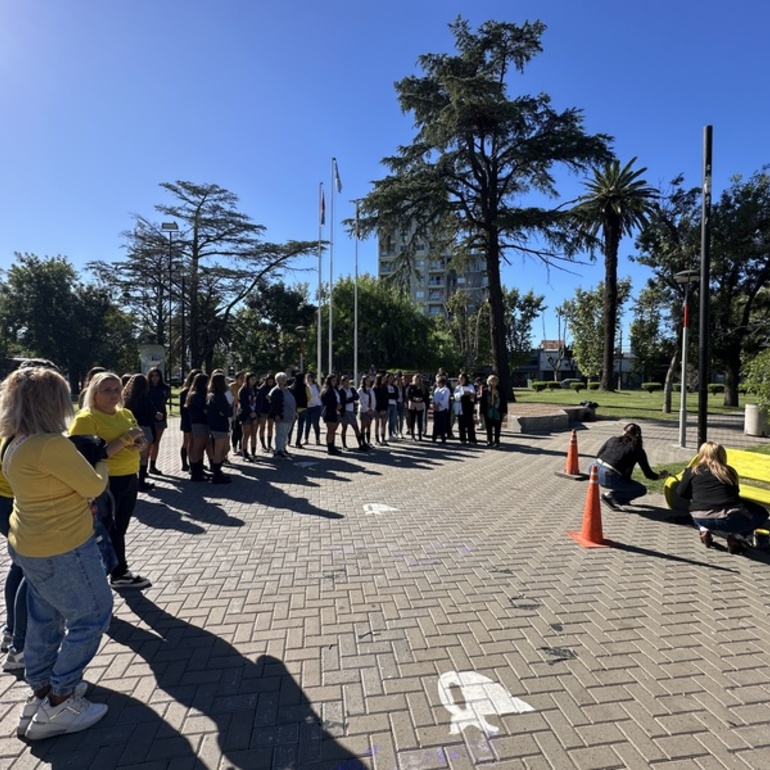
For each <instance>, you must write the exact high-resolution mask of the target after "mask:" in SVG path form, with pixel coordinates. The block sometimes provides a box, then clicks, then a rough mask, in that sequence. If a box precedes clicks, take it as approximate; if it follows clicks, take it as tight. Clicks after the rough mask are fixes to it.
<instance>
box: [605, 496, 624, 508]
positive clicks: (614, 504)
mask: <svg viewBox="0 0 770 770" xmlns="http://www.w3.org/2000/svg"><path fill="white" fill-rule="evenodd" d="M602 500H604V502H605V503H606V504H607V505H608V506H609V507H610V508H612V510H613V511H622V510H623V509H622V508H621V506H620V503H619V502H618V501H617V500H616V499H615V497H614V496H613V494H612V492H602Z"/></svg>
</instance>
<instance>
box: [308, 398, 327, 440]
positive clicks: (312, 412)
mask: <svg viewBox="0 0 770 770" xmlns="http://www.w3.org/2000/svg"><path fill="white" fill-rule="evenodd" d="M322 411H323V407H321V406H309V407H308V408H307V411H306V412H305V443H307V440H308V438H309V437H310V426H311V425H312V426H313V430H314V431H315V440H316V441H320V440H321V412H322Z"/></svg>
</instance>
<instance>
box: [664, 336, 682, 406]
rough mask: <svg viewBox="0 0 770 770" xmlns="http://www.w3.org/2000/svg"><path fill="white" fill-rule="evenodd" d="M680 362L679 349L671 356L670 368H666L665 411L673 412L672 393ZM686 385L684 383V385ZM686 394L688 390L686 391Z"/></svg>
mask: <svg viewBox="0 0 770 770" xmlns="http://www.w3.org/2000/svg"><path fill="white" fill-rule="evenodd" d="M678 363H679V350H675V351H674V354H673V355H672V356H671V361H670V362H669V365H668V369H667V370H666V382H665V384H664V385H663V413H664V414H671V395H672V393H673V390H674V376H675V374H676V365H677V364H678ZM682 387H684V383H683V385H682ZM685 395H686V392H685Z"/></svg>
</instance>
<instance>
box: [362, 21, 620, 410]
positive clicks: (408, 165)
mask: <svg viewBox="0 0 770 770" xmlns="http://www.w3.org/2000/svg"><path fill="white" fill-rule="evenodd" d="M450 30H451V32H452V34H453V36H454V40H455V47H456V53H455V54H454V55H450V54H433V53H431V54H424V55H422V56H420V57H419V60H418V63H419V66H420V68H421V69H422V71H423V73H424V74H423V75H412V76H409V77H406V78H404V79H403V80H401V81H399V82H397V83H396V92H397V95H398V100H399V103H400V105H401V109H402V110H403V112H405V113H410V114H412V116H413V117H414V125H415V129H416V133H415V136H414V138H413V140H412V142H411V143H410V144H408V145H405V146H401V147H399V148H398V150H397V152H396V154H395V155H392V156H390V157H386V158H384V159H383V164H384V165H385V166H386V167H387V168H388V170H389V172H390V173H389V175H388V176H386V177H385V178H384V179H381V180H379V181H376V182H375V183H374V188H373V190H372V192H371V193H369V195H367V196H366V197H365V198H364V200H363V201H362V203H361V211H362V217H361V222H360V225H361V228H362V230H363V231H364V232H365V233H371V232H374V231H377V232H378V233H379V235H380V237H381V238H385V239H387V238H388V237H389V236H392V235H393V234H395V233H404V234H409V233H411V234H412V236H413V239H414V240H416V239H418V238H424V237H426V236H429V237H430V238H431V239H433V240H434V241H441V240H442V239H443V240H444V242H445V243H446V244H456V245H457V246H458V248H459V249H460V250H461V251H462V250H465V251H467V252H470V253H477V254H479V255H480V256H481V257H482V258H483V259H484V260H485V263H486V272H487V280H488V287H489V303H490V308H491V319H492V330H491V334H492V340H493V348H494V355H495V364H496V368H497V370H498V374H499V376H500V383H501V387H502V388H504V390H505V392H506V394H507V396H508V397H510V396H511V395H512V391H511V389H510V363H509V357H508V350H507V347H506V332H505V329H506V324H505V319H504V313H505V304H504V299H503V289H502V284H501V280H500V262H501V260H503V259H506V258H507V257H506V255H507V254H508V253H509V252H511V251H518V252H520V253H522V254H527V255H531V256H534V257H536V258H539V259H541V260H544V261H546V262H548V263H551V262H554V261H558V260H559V259H561V258H566V257H562V256H561V255H560V253H559V252H558V250H557V249H558V248H561V247H566V246H567V244H568V243H569V239H570V232H569V230H568V229H567V228H565V227H563V225H564V224H565V218H564V215H563V212H560V211H559V210H558V209H557V208H546V207H543V206H539V205H536V204H534V203H532V202H530V201H531V198H530V195H531V194H536V196H538V197H539V198H541V199H542V198H543V197H545V198H555V197H556V196H557V194H558V193H557V190H556V185H555V179H554V176H553V172H554V168H555V167H557V166H560V167H563V168H566V169H568V170H570V171H573V172H576V171H582V170H585V169H586V168H588V167H589V166H591V165H593V164H596V163H597V162H601V161H603V160H605V159H606V158H608V157H609V150H608V145H609V141H610V139H609V137H608V136H606V135H602V134H597V135H589V134H587V133H586V132H585V130H584V128H583V118H582V113H581V112H580V110H578V109H575V108H569V109H566V110H562V111H558V110H556V109H554V108H553V107H552V105H551V100H550V97H549V96H548V95H547V94H542V93H541V94H538V95H536V96H531V95H521V96H516V97H513V98H511V97H509V95H508V89H509V85H510V81H511V78H512V76H513V75H515V74H516V73H517V72H518V73H521V72H523V70H524V67H525V65H526V64H527V63H528V62H529V61H530V60H531V59H532V58H533V57H534V56H535V55H537V54H539V53H540V52H541V50H542V47H541V44H540V38H541V36H542V34H543V32H544V30H545V25H544V24H542V23H541V22H539V21H536V22H533V23H530V22H526V23H524V24H522V25H517V24H513V23H508V22H497V21H487V22H484V23H483V24H481V25H480V26H479V27H478V29H477V30H476V31H473V30H472V29H471V27H470V25H469V23H468V22H467V21H465V20H464V19H462V18H458V19H457V20H456V21H455V22H454V23H452V24H450ZM351 226H352V224H351ZM533 243H536V244H545V245H543V246H540V245H533ZM400 263H401V274H402V275H404V274H409V273H410V272H411V270H412V268H413V254H411V253H410V250H409V248H408V247H407V249H405V251H404V253H403V254H402V255H401V257H400Z"/></svg>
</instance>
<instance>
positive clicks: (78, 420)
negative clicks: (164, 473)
mask: <svg viewBox="0 0 770 770" xmlns="http://www.w3.org/2000/svg"><path fill="white" fill-rule="evenodd" d="M138 427H139V425H138V423H137V422H136V418H135V417H134V415H133V413H132V412H131V411H130V410H128V409H126V408H125V407H123V408H118V409H117V411H116V412H115V414H107V413H106V412H100V411H99V410H98V409H93V410H92V409H88V408H85V409H81V410H80V411H79V412H78V413H77V414H76V415H75V419H74V420H73V421H72V424H71V425H70V427H69V434H70V436H99V437H100V438H103V439H104V440H105V441H106V442H107V443H108V444H109V443H110V442H111V441H114V440H115V439H116V438H118V437H120V436H122V435H123V434H124V433H126V432H127V431H128V430H129V429H130V428H138ZM105 462H106V463H107V465H108V466H109V469H110V476H130V475H132V474H134V473H138V472H139V452H138V451H137V450H136V449H133V448H131V447H124V448H123V449H121V450H120V451H119V452H116V453H115V454H114V455H113V456H112V457H110V458H108V459H107V460H105Z"/></svg>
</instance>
